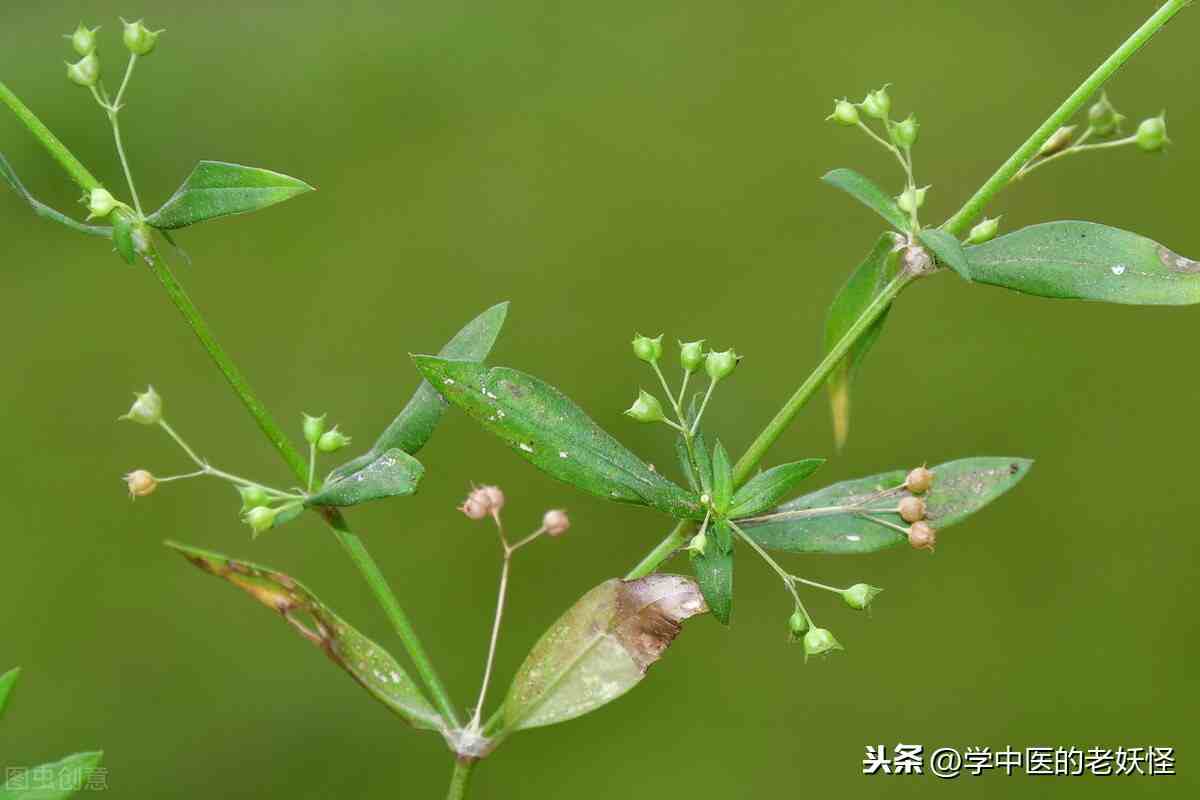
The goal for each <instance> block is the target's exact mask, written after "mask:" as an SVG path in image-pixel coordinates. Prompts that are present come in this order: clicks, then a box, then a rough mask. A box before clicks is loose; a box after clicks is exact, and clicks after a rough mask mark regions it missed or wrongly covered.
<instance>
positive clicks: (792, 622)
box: [788, 608, 810, 642]
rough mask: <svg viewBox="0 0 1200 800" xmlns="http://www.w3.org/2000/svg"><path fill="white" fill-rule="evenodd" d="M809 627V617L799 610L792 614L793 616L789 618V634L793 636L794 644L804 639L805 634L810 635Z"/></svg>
mask: <svg viewBox="0 0 1200 800" xmlns="http://www.w3.org/2000/svg"><path fill="white" fill-rule="evenodd" d="M809 627H810V626H809V624H808V617H806V616H805V615H804V612H803V611H801V610H800V609H798V608H797V609H796V610H795V611H794V612H793V613H792V616H790V617H788V633H789V634H791V637H792V641H793V642H798V641H800V640H801V639H803V638H804V634H806V633H808V629H809Z"/></svg>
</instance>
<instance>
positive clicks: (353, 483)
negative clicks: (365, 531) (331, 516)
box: [304, 448, 425, 507]
mask: <svg viewBox="0 0 1200 800" xmlns="http://www.w3.org/2000/svg"><path fill="white" fill-rule="evenodd" d="M423 474H425V467H424V466H423V465H422V464H421V462H420V461H417V460H416V459H415V458H413V457H412V456H410V455H409V454H408V453H406V452H404V451H403V450H401V449H399V448H393V449H391V450H388V451H387V452H386V453H384V454H383V455H381V456H379V457H378V458H376V459H375V460H374V461H372V462H371V463H369V464H367V465H366V466H365V467H363V468H362V469H360V470H358V471H357V472H353V473H351V474H349V475H345V476H339V477H337V478H335V479H332V480H330V481H327V482H326V483H325V486H324V488H322V489H321V491H319V492H317V493H316V494H313V495H310V496H309V497H308V498H307V499H306V500H305V501H304V504H305V505H306V506H309V507H312V506H356V505H358V504H359V503H365V502H367V501H368V500H379V499H381V498H384V497H407V496H408V495H410V494H412V493H413V492H415V491H416V490H417V484H418V483H420V482H421V476H422V475H423Z"/></svg>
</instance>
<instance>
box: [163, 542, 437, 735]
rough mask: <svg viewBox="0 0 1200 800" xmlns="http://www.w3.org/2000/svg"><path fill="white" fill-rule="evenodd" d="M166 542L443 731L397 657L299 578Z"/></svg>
mask: <svg viewBox="0 0 1200 800" xmlns="http://www.w3.org/2000/svg"><path fill="white" fill-rule="evenodd" d="M166 544H167V547H170V548H171V549H172V550H175V551H176V552H178V553H180V554H181V555H182V556H183V557H184V558H186V559H187V560H188V561H190V562H192V564H194V565H195V566H197V567H199V568H200V569H202V570H204V571H205V572H208V573H210V574H212V575H215V576H217V577H218V578H224V579H225V580H227V581H229V582H230V583H232V584H233V585H234V586H237V587H238V588H239V589H242V590H243V591H245V592H246V593H247V594H249V595H250V596H251V597H253V598H254V599H255V600H257V601H258V602H260V603H262V604H263V605H265V606H266V607H267V608H270V609H272V610H274V611H277V612H279V614H281V615H282V616H283V618H284V619H286V620H287V621H288V623H290V624H291V626H292V627H293V628H295V629H296V631H297V632H299V633H300V634H301V635H302V636H303V637H304V638H305V639H307V640H308V641H309V642H311V643H312V644H314V645H315V646H317V647H318V648H320V649H321V651H322V652H324V653H325V655H327V656H329V658H330V660H332V661H333V663H335V664H337V665H338V666H339V667H341V668H342V669H344V670H345V671H346V672H348V673H349V674H350V676H351V677H352V678H354V679H355V680H356V681H358V683H359V685H361V686H362V687H363V688H364V689H366V690H367V691H368V692H370V693H371V695H373V696H374V697H375V699H376V700H379V701H380V702H381V703H383V704H384V705H385V706H387V707H388V708H390V709H391V710H392V711H394V712H395V713H396V714H398V715H399V716H401V717H402V718H404V719H405V720H407V721H408V722H409V723H411V724H412V725H413V726H414V727H417V728H424V729H426V730H436V731H441V730H444V728H445V724H444V722H443V721H442V717H441V715H440V714H438V712H437V711H435V710H434V708H433V706H432V705H430V704H429V701H428V700H426V699H425V696H424V695H422V694H421V690H420V689H419V688H417V685H416V684H415V683H414V682H413V680H412V678H411V677H409V675H408V673H407V672H405V671H404V668H403V667H402V666H400V664H399V663H398V662H397V661H396V659H395V658H393V657H392V655H391V654H390V653H388V652H387V651H386V650H384V649H383V648H382V647H380V646H379V645H377V644H375V642H373V641H371V640H370V639H368V638H367V637H366V636H364V635H362V634H361V633H359V632H358V631H357V630H355V629H354V628H353V627H351V626H350V625H349V624H347V623H346V622H345V620H343V619H342V618H341V617H339V616H338V615H337V614H335V613H333V611H331V610H330V609H329V608H328V607H326V606H325V604H324V603H322V602H321V601H320V600H318V599H317V597H316V596H315V595H314V594H313V593H312V592H310V591H309V590H308V589H306V588H304V586H302V585H301V584H300V583H299V582H298V581H296V580H295V579H294V578H291V577H289V576H287V575H284V574H283V573H281V572H277V571H275V570H273V569H271V568H270V567H262V566H258V565H257V564H251V563H249V562H247V561H238V560H235V559H232V558H229V557H228V556H224V555H221V554H219V553H211V552H208V551H206V550H200V549H198V548H195V547H188V546H187V545H182V544H178V543H175V542H167V543H166ZM260 666H262V665H260Z"/></svg>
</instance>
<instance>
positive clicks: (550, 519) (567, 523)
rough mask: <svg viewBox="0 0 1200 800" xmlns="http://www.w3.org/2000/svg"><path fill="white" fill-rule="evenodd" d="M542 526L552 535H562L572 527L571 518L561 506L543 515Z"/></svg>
mask: <svg viewBox="0 0 1200 800" xmlns="http://www.w3.org/2000/svg"><path fill="white" fill-rule="evenodd" d="M542 527H543V528H545V529H546V533H547V534H549V535H550V536H562V535H563V534H564V533H566V532H567V530H568V529H570V527H571V519H570V517H568V516H567V512H566V511H564V510H563V509H561V508H552V509H550V510H549V511H547V512H546V513H545V514H544V515H543V516H542Z"/></svg>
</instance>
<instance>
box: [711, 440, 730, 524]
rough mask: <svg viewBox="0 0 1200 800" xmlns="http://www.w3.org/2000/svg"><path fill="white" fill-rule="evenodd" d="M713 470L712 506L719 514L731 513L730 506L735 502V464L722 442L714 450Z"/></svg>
mask: <svg viewBox="0 0 1200 800" xmlns="http://www.w3.org/2000/svg"><path fill="white" fill-rule="evenodd" d="M712 469H713V496H712V504H713V507H714V508H716V509H717V512H718V513H720V514H725V513H726V512H728V511H729V504H730V503H731V502H733V464H732V463H731V462H730V460H729V453H728V452H727V451H726V450H725V445H723V444H721V443H720V442H717V446H716V447H714V448H713V460H712Z"/></svg>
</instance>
